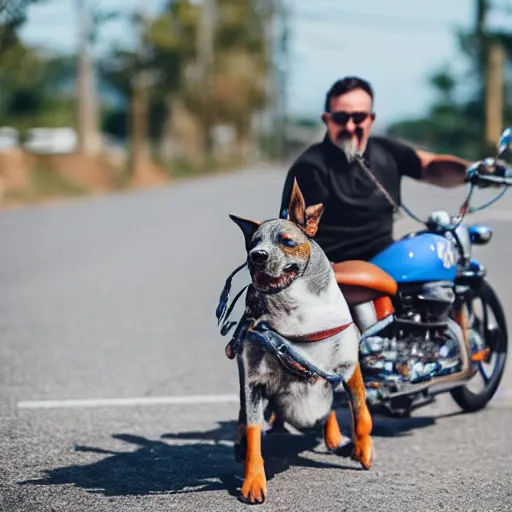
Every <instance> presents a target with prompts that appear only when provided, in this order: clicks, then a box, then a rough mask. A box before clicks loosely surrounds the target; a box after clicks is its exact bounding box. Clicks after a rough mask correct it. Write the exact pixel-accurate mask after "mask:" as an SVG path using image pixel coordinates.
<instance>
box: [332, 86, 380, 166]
mask: <svg viewBox="0 0 512 512" xmlns="http://www.w3.org/2000/svg"><path fill="white" fill-rule="evenodd" d="M350 114H351V115H352V116H351V117H349V115H350ZM374 119H375V116H374V114H373V113H372V98H371V97H370V95H369V94H368V93H367V92H366V91H363V90H362V89H355V90H353V91H350V92H347V93H345V94H342V95H341V96H336V97H334V98H331V111H330V112H324V113H323V115H322V120H323V121H324V123H325V124H326V125H327V133H328V135H329V138H330V139H331V141H332V143H333V144H335V145H336V146H338V147H339V148H340V149H341V150H342V151H343V152H344V153H345V155H346V156H347V159H348V160H349V162H350V161H352V160H353V159H354V157H355V155H356V154H357V153H358V152H360V153H362V152H363V151H364V150H365V149H366V143H367V142H368V137H369V135H370V130H371V127H372V125H373V121H374Z"/></svg>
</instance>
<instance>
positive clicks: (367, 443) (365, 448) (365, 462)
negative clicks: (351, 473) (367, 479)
mask: <svg viewBox="0 0 512 512" xmlns="http://www.w3.org/2000/svg"><path fill="white" fill-rule="evenodd" d="M352 459H353V460H356V461H358V462H360V463H361V466H363V469H370V466H371V465H372V461H373V441H372V438H371V437H370V436H365V437H361V438H359V439H357V441H356V442H355V443H354V451H353V452H352Z"/></svg>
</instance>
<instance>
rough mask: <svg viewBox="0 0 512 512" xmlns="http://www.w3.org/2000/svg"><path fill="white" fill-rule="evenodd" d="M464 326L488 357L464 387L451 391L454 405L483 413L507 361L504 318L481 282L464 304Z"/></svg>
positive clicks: (489, 290) (497, 301)
mask: <svg viewBox="0 0 512 512" xmlns="http://www.w3.org/2000/svg"><path fill="white" fill-rule="evenodd" d="M467 306H468V310H469V315H468V325H469V327H470V328H471V329H472V330H473V336H475V339H476V340H477V342H478V348H479V349H483V348H488V349H489V350H490V352H489V356H488V357H487V358H486V359H485V360H483V361H481V362H479V363H478V372H477V374H476V375H475V376H474V377H473V378H472V379H471V380H470V381H469V382H468V383H467V384H466V385H464V386H462V387H460V388H457V389H454V390H452V391H451V395H452V397H453V398H454V400H455V401H456V402H457V404H458V405H459V406H460V407H461V408H462V409H463V410H464V411H466V412H474V411H477V410H480V409H483V408H484V407H485V406H486V405H487V403H488V402H489V401H490V400H491V398H492V397H493V396H494V394H495V393H496V390H497V389H498V386H499V384H500V381H501V378H502V376H503V371H504V369H505V363H506V357H507V345H508V339H507V326H506V320H505V315H504V312H503V309H502V307H501V304H500V302H499V300H498V297H497V296H496V294H495V292H494V290H493V289H492V288H491V286H490V285H489V284H488V283H487V282H485V281H484V282H483V283H482V285H481V288H480V290H478V291H477V292H475V294H474V295H473V296H472V297H471V298H470V300H469V301H468V303H467Z"/></svg>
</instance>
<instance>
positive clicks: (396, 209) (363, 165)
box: [355, 154, 424, 224]
mask: <svg viewBox="0 0 512 512" xmlns="http://www.w3.org/2000/svg"><path fill="white" fill-rule="evenodd" d="M355 161H356V162H357V163H358V164H359V167H361V169H363V171H364V172H365V173H366V175H367V176H368V177H369V178H370V179H371V180H372V181H373V183H374V185H375V186H376V187H377V188H378V189H379V190H380V192H381V193H382V195H383V196H384V197H385V198H386V200H387V202H388V203H389V204H390V205H391V206H392V207H393V216H394V219H395V220H398V219H400V218H401V217H402V212H401V210H400V208H401V209H402V210H403V211H404V212H405V213H407V215H409V217H411V218H412V219H414V220H415V221H417V222H419V223H421V224H423V223H424V222H423V221H422V220H421V219H420V218H418V217H417V216H416V215H415V214H414V213H413V212H412V211H411V210H409V208H407V206H405V204H403V203H402V204H401V206H398V204H397V203H396V201H395V200H394V199H393V198H392V197H391V195H390V194H389V192H388V191H387V190H386V189H385V188H384V185H383V184H382V183H381V182H380V181H379V180H378V179H377V177H376V176H375V174H373V172H372V171H371V170H370V168H369V167H368V165H366V161H365V159H364V157H363V156H362V155H361V154H357V155H356V157H355Z"/></svg>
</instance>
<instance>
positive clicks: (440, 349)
mask: <svg viewBox="0 0 512 512" xmlns="http://www.w3.org/2000/svg"><path fill="white" fill-rule="evenodd" d="M399 294H400V296H399V300H398V301H397V302H398V304H400V309H397V310H396V312H395V314H396V323H395V327H394V329H393V333H392V335H391V333H389V332H388V331H387V332H386V334H388V336H384V335H383V334H384V333H382V334H380V335H379V336H373V337H370V338H366V339H365V340H364V343H361V362H362V364H363V366H364V369H365V373H366V374H367V375H372V374H373V375H375V377H376V378H377V379H378V380H381V379H382V378H384V379H385V380H387V381H395V382H405V381H407V382H411V383H412V382H421V381H426V380H430V379H431V378H433V377H437V376H441V375H447V374H451V373H454V372H456V371H459V370H460V367H461V356H460V349H459V347H460V343H462V342H463V333H462V330H461V328H460V327H459V325H458V324H457V323H456V322H455V321H454V320H453V319H452V318H450V316H449V315H450V311H451V309H452V307H453V303H454V301H455V291H454V285H453V283H451V282H445V281H437V282H429V283H423V284H419V285H418V284H416V285H414V286H412V285H411V286H408V287H406V288H401V289H400V291H399Z"/></svg>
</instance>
